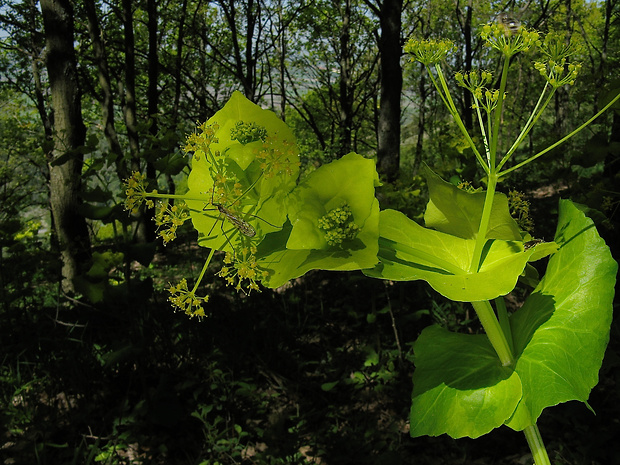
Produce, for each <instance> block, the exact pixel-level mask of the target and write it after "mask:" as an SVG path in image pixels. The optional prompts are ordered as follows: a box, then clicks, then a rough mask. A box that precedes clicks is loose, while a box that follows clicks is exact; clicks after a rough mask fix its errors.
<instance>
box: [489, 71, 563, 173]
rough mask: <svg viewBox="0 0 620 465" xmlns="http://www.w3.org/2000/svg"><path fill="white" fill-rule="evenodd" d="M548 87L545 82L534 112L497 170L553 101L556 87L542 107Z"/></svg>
mask: <svg viewBox="0 0 620 465" xmlns="http://www.w3.org/2000/svg"><path fill="white" fill-rule="evenodd" d="M547 87H549V83H548V82H547V83H545V87H544V88H543V90H542V92H541V94H540V97H539V98H538V102H536V106H535V107H534V109H533V110H532V113H531V114H530V117H529V118H528V120H527V122H526V123H525V126H523V129H522V130H521V133H520V134H519V136H518V137H517V139H516V140H515V142H514V144H512V147H510V148H509V149H508V152H506V155H504V157H503V158H502V161H501V162H500V163H499V164H498V165H497V170H498V171H499V170H500V169H501V168H502V166H504V165H505V164H506V162H507V161H508V160H509V159H510V157H511V156H512V154H513V153H514V152H515V151H516V150H517V149H518V148H519V146H520V145H521V142H523V139H525V136H527V135H528V134H529V132H530V131H531V130H532V128H533V127H534V125H535V124H536V122H537V121H538V119H539V118H540V116H541V115H542V114H543V112H544V111H545V108H547V105H549V102H550V101H551V97H553V95H554V94H555V90H556V89H555V88H554V89H553V90H552V91H551V93H550V94H549V95H548V96H547V100H545V103H544V104H543V105H542V107H540V104H541V102H542V100H543V97H544V96H545V93H546V92H547ZM539 108H540V110H539Z"/></svg>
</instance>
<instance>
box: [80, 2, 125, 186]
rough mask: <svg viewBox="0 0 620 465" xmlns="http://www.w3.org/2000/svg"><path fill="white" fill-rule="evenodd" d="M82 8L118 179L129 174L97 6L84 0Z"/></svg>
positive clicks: (106, 130)
mask: <svg viewBox="0 0 620 465" xmlns="http://www.w3.org/2000/svg"><path fill="white" fill-rule="evenodd" d="M84 8H85V10H86V16H87V18H88V32H89V35H90V40H91V41H92V43H93V51H94V54H95V62H96V63H97V69H98V71H99V85H100V86H101V92H102V100H101V118H102V120H103V127H104V130H103V132H104V134H105V137H106V140H107V141H108V144H110V151H111V152H112V153H113V154H114V156H115V158H116V170H117V173H118V176H119V178H120V179H124V178H126V177H128V176H129V172H128V170H127V166H126V163H125V162H124V159H123V149H122V148H121V144H120V142H119V140H118V133H117V132H116V127H115V124H114V96H113V93H112V82H111V79H110V71H109V69H108V60H107V56H106V51H105V45H104V42H103V39H102V36H101V28H100V26H99V18H98V16H97V7H96V5H95V1H94V0H84Z"/></svg>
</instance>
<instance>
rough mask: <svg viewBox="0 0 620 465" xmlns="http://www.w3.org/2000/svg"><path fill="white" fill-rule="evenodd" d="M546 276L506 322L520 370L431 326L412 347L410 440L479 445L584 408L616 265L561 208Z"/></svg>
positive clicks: (471, 338) (478, 338) (482, 346)
mask: <svg viewBox="0 0 620 465" xmlns="http://www.w3.org/2000/svg"><path fill="white" fill-rule="evenodd" d="M555 240H556V242H557V243H558V244H560V249H559V251H558V252H557V253H556V254H555V255H553V256H552V257H551V259H550V261H549V264H548V267H547V273H546V274H545V276H544V278H543V279H542V280H541V282H540V284H539V285H538V287H537V288H536V289H535V291H534V292H533V293H532V294H531V295H530V297H529V298H528V299H527V300H526V302H525V304H524V305H523V307H522V308H521V309H520V310H519V311H517V312H516V313H515V314H514V315H513V317H512V318H511V320H510V323H511V327H512V335H513V341H514V346H515V365H514V367H512V368H511V367H503V366H502V365H501V363H500V362H499V360H498V358H497V356H496V354H495V352H494V351H493V349H492V348H491V345H490V343H489V342H488V339H487V338H486V337H485V336H482V335H466V334H455V333H450V332H448V331H447V330H444V329H441V328H439V327H436V326H432V327H429V328H426V329H425V330H424V331H422V334H421V335H420V337H419V338H418V340H417V341H416V343H415V345H414V350H415V357H416V358H415V363H416V371H415V373H414V377H413V383H414V389H413V394H412V408H411V434H412V435H413V436H421V435H439V434H443V433H447V434H449V435H450V436H452V437H455V438H457V437H462V436H470V437H477V436H480V435H481V434H485V433H487V432H488V431H490V430H491V429H493V428H495V427H497V426H500V425H501V424H502V423H505V424H507V425H508V426H510V427H511V428H513V429H515V430H522V429H524V428H525V427H527V426H529V425H531V424H533V423H534V422H535V421H536V419H537V418H538V416H539V415H540V414H541V412H542V410H543V409H544V408H546V407H549V406H552V405H556V404H558V403H561V402H566V401H569V400H580V401H582V402H586V401H587V398H588V396H589V393H590V391H591V389H592V388H593V387H594V386H595V385H596V383H597V381H598V371H599V369H600V366H601V363H602V358H603V354H604V351H605V347H606V346H607V342H608V340H609V327H610V324H611V316H612V301H613V294H614V285H615V276H616V272H617V264H616V262H615V261H614V260H613V259H612V257H611V254H610V252H609V248H608V247H607V246H606V245H605V243H604V241H603V240H602V239H601V238H600V236H599V235H598V233H597V231H596V229H595V228H594V225H593V223H592V221H591V220H590V219H589V218H587V217H586V216H585V215H584V214H583V213H582V212H581V211H580V210H579V209H578V208H577V207H576V206H575V205H574V204H572V203H571V202H569V201H562V202H561V203H560V218H559V224H558V229H557V233H556V237H555Z"/></svg>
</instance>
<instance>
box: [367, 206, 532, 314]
mask: <svg viewBox="0 0 620 465" xmlns="http://www.w3.org/2000/svg"><path fill="white" fill-rule="evenodd" d="M380 236H381V237H380V239H379V258H380V263H379V264H378V265H377V266H375V267H374V268H372V269H368V270H364V274H366V275H367V276H371V277H375V278H382V279H391V280H394V281H413V280H417V279H422V280H425V281H427V282H428V283H429V284H430V285H431V287H433V289H435V290H436V291H437V292H439V293H440V294H442V295H444V296H445V297H447V298H449V299H451V300H457V301H461V302H473V301H478V300H492V299H494V298H496V297H498V296H501V295H505V294H508V293H509V292H511V291H512V290H513V289H514V287H515V285H516V283H517V279H518V278H519V275H521V273H522V272H523V269H524V268H525V265H526V264H527V262H528V259H529V257H530V255H531V254H532V253H533V249H531V250H528V251H524V250H523V244H522V243H521V242H520V241H501V240H492V241H489V242H487V248H486V250H485V253H484V254H483V261H482V264H481V266H480V268H479V270H478V271H477V272H469V266H470V263H471V260H472V257H473V251H474V246H475V240H474V239H463V238H461V237H457V236H453V235H450V234H446V233H443V232H440V231H435V230H432V229H427V228H424V227H422V226H420V225H419V224H417V223H416V222H415V221H412V220H410V219H409V218H407V217H406V216H405V215H403V214H402V213H400V212H398V211H395V210H384V211H382V212H381V217H380Z"/></svg>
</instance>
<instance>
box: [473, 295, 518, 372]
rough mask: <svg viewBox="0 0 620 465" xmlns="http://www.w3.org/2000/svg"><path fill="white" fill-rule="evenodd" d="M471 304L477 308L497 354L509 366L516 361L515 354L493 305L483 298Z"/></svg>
mask: <svg viewBox="0 0 620 465" xmlns="http://www.w3.org/2000/svg"><path fill="white" fill-rule="evenodd" d="M471 305H472V306H473V307H474V310H476V314H477V315H478V318H480V323H481V324H482V327H483V328H484V331H485V332H486V334H487V337H488V338H489V341H490V342H491V345H492V346H493V348H494V349H495V352H496V353H497V356H498V357H499V359H500V361H501V362H502V365H503V366H505V367H507V366H510V365H512V363H513V362H514V356H513V354H512V350H510V345H509V344H508V340H507V339H506V335H505V334H504V331H502V327H501V326H500V324H499V321H497V318H496V317H495V312H494V311H493V307H491V304H490V303H489V301H488V300H481V301H478V302H472V303H471Z"/></svg>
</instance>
